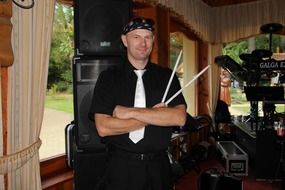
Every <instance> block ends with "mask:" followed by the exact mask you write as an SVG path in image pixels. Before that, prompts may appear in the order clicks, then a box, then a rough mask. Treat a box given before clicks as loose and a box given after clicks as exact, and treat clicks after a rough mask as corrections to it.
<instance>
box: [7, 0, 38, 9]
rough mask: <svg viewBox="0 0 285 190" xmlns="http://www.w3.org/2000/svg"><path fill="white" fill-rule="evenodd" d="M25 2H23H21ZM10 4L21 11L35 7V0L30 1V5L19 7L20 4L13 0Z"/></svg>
mask: <svg viewBox="0 0 285 190" xmlns="http://www.w3.org/2000/svg"><path fill="white" fill-rule="evenodd" d="M22 1H25V0H22ZM12 2H13V3H14V4H15V5H17V6H18V7H21V8H23V9H31V8H33V7H34V5H35V0H32V3H31V4H30V5H21V4H20V3H18V2H16V1H15V0H12Z"/></svg>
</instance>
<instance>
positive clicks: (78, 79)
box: [73, 56, 122, 151]
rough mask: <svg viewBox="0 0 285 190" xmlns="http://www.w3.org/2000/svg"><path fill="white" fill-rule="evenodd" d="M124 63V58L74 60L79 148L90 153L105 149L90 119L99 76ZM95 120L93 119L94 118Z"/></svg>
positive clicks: (76, 128) (76, 124)
mask: <svg viewBox="0 0 285 190" xmlns="http://www.w3.org/2000/svg"><path fill="white" fill-rule="evenodd" d="M121 62H122V57H119V56H118V57H94V58H92V57H89V58H88V59H87V58H77V57H76V58H74V64H73V85H74V122H75V141H76V145H77V148H78V149H80V150H88V151H102V150H103V149H105V146H104V143H102V141H101V138H100V137H99V135H98V133H97V130H96V127H95V124H94V121H92V120H91V119H90V118H89V117H88V113H89V109H90V105H91V100H92V97H93V91H94V87H95V84H96V81H97V78H98V76H99V74H100V73H101V72H102V71H103V70H105V69H107V68H109V67H113V66H116V65H118V64H120V63H121ZM92 119H93V118H92Z"/></svg>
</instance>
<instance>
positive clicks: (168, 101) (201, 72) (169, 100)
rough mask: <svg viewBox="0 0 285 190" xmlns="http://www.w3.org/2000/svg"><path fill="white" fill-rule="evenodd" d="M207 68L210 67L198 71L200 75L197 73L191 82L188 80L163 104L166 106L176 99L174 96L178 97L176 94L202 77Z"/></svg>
mask: <svg viewBox="0 0 285 190" xmlns="http://www.w3.org/2000/svg"><path fill="white" fill-rule="evenodd" d="M209 67H210V65H208V66H207V67H205V68H204V69H203V70H202V71H200V73H198V74H197V75H196V76H195V77H194V78H193V79H192V80H190V81H189V82H188V83H187V84H186V85H185V86H184V87H183V88H181V89H180V90H178V91H177V92H176V93H175V94H174V95H173V96H172V97H171V98H169V99H168V100H167V101H166V102H165V104H166V105H168V104H169V103H170V102H171V101H172V100H173V99H174V98H176V96H178V94H180V93H181V92H182V91H183V90H184V89H185V88H186V87H187V86H189V85H190V84H191V83H192V82H193V81H194V80H196V79H197V78H198V77H199V76H200V75H202V74H203V73H204V72H205V71H206V70H207V69H208V68H209Z"/></svg>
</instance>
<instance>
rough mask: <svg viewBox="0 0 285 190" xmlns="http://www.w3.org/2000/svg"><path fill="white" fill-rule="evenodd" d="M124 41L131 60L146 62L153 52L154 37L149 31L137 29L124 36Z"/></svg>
mask: <svg viewBox="0 0 285 190" xmlns="http://www.w3.org/2000/svg"><path fill="white" fill-rule="evenodd" d="M122 41H123V43H124V45H125V46H126V47H127V50H128V56H129V58H131V59H134V60H146V59H148V57H149V55H150V53H151V51H152V45H153V41H154V35H153V33H152V32H151V31H149V30H145V29H136V30H133V31H131V32H128V33H127V34H126V35H122Z"/></svg>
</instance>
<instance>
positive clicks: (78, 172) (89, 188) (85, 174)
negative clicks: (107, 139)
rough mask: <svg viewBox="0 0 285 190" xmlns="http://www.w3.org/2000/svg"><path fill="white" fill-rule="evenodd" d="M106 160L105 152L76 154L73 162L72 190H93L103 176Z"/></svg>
mask: <svg viewBox="0 0 285 190" xmlns="http://www.w3.org/2000/svg"><path fill="white" fill-rule="evenodd" d="M106 158H107V153H106V152H97V153H91V152H88V153H86V152H77V153H76V154H75V160H74V186H75V188H74V189H76V190H94V189H95V186H96V185H97V184H98V183H99V182H100V180H102V177H103V176H104V173H105V169H106V166H107V165H106V163H107V161H106Z"/></svg>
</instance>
